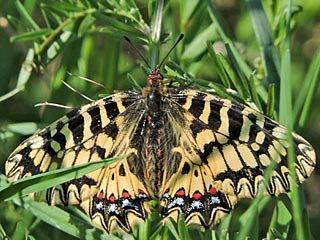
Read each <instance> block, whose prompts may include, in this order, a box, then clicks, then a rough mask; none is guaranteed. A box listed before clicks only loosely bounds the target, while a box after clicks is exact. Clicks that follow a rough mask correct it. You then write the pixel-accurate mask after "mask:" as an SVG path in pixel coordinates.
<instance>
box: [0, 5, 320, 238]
mask: <svg viewBox="0 0 320 240" xmlns="http://www.w3.org/2000/svg"><path fill="white" fill-rule="evenodd" d="M319 12H320V2H319V1H317V0H305V1H292V2H291V1H280V0H264V1H259V0H246V1H235V0H224V1H221V0H215V1H209V0H206V1H201V0H184V1H183V0H181V1H177V0H171V1H161V0H159V1H144V0H140V1H138V0H137V1H134V0H129V1H116V0H109V1H106V0H105V1H103V0H100V1H96V0H65V1H51V0H25V1H23V0H20V1H19V0H12V1H6V0H0V141H1V144H0V162H1V164H0V173H1V176H0V181H1V182H0V200H1V203H0V213H1V214H0V223H1V225H0V238H4V237H8V238H12V239H47V238H48V233H50V239H76V238H82V239H84V238H86V239H98V238H101V239H107V236H106V235H104V234H103V232H101V231H100V230H97V229H95V228H94V227H92V226H91V225H90V221H89V220H88V218H86V217H85V216H84V215H83V214H82V212H80V211H79V210H78V209H77V208H76V207H73V206H70V207H59V208H58V207H49V206H46V205H45V204H43V203H37V202H33V201H29V200H28V198H26V197H22V198H21V197H12V196H16V195H14V194H17V192H19V191H21V190H22V188H21V187H20V189H19V188H10V187H9V185H8V184H7V183H6V178H5V176H4V163H5V161H6V159H7V157H8V156H9V154H10V152H11V151H12V150H13V149H14V147H15V146H17V145H18V144H19V142H21V141H22V140H23V139H25V138H26V136H28V135H30V134H32V133H33V132H35V131H36V129H38V128H41V127H43V126H45V125H47V124H49V123H50V122H52V121H54V120H55V119H57V118H58V117H60V116H62V115H64V114H65V113H66V111H67V110H64V109H62V108H55V107H50V106H42V107H34V105H35V104H37V103H43V102H52V103H58V104H63V105H68V106H79V105H84V104H86V103H88V100H85V99H84V98H82V97H80V96H79V94H76V93H74V92H73V91H71V90H70V89H69V88H67V87H65V85H64V84H63V82H62V80H63V81H66V82H67V83H68V84H70V85H72V86H73V87H74V88H76V89H77V90H78V91H79V92H81V93H84V94H85V95H87V96H89V97H90V98H92V99H98V98H99V97H100V94H102V93H103V94H111V93H113V92H114V91H121V90H124V89H132V88H137V87H138V86H142V87H143V86H145V85H146V76H147V71H148V69H147V67H146V66H145V64H144V63H143V61H142V60H141V58H140V57H139V56H137V52H136V51H135V50H134V49H133V48H132V47H131V46H129V45H128V43H127V42H126V41H124V39H123V36H128V37H129V38H130V39H131V40H132V42H134V43H135V44H136V45H137V47H138V48H139V49H140V50H141V51H142V52H143V54H144V55H145V56H146V58H147V59H148V62H149V65H150V66H151V67H154V66H156V64H157V63H158V62H159V58H160V59H162V57H163V56H164V55H165V54H166V53H167V52H168V49H169V48H170V47H171V46H172V45H173V43H174V41H175V40H176V39H177V38H178V36H179V34H180V33H184V34H185V38H184V39H183V41H182V42H181V43H180V44H179V45H178V47H177V48H176V49H175V50H174V52H173V53H172V54H171V55H170V57H169V60H168V61H167V62H166V64H165V65H166V66H165V67H164V70H163V72H164V73H165V76H166V77H167V78H174V79H175V81H174V84H176V85H179V84H180V85H188V86H190V87H192V88H199V89H202V90H206V89H210V90H213V89H214V90H215V91H216V93H217V94H218V95H220V96H222V97H228V98H232V99H235V100H237V101H240V102H243V103H246V104H248V105H250V106H251V107H254V108H257V109H259V110H260V111H262V112H264V113H265V114H267V115H269V116H271V117H273V118H275V119H277V120H279V121H281V122H282V123H284V124H286V125H287V126H289V127H293V128H294V129H295V131H296V132H298V133H300V134H302V135H303V136H304V137H305V138H306V139H307V140H309V141H310V142H311V143H312V145H313V146H314V148H315V149H316V151H317V152H319V151H318V150H319V149H320V148H319V146H320V138H319V136H320V104H319V102H320V91H319V87H318V83H319V81H318V80H319V67H320V51H319V47H318V46H319V44H320V19H319V16H320V15H319ZM159 56H160V57H159ZM69 72H70V73H72V74H71V75H70V74H68V73H69ZM76 75H79V76H82V77H87V78H90V79H94V80H95V81H97V82H99V83H101V84H103V85H104V86H105V88H104V89H103V88H101V87H99V86H97V85H95V84H92V83H89V82H86V81H83V80H81V79H80V78H79V77H77V76H76ZM230 89H233V91H231V90H230ZM291 100H292V101H291ZM318 156H319V155H318ZM318 158H319V157H318ZM319 173H320V172H319V167H317V169H316V171H315V173H314V174H313V175H312V176H311V178H310V179H309V180H308V181H306V183H305V184H303V187H299V188H297V189H294V190H293V192H292V194H290V199H292V200H289V198H288V196H287V195H281V196H280V197H279V198H274V197H273V198H270V197H258V198H256V199H255V200H253V201H251V200H242V201H241V202H240V203H239V204H238V205H237V206H236V208H235V210H234V211H233V213H232V214H230V215H229V216H228V217H226V218H225V219H224V220H223V221H222V223H221V224H220V225H219V226H217V227H216V228H215V229H214V230H207V231H206V232H205V233H202V232H200V231H197V230H190V231H188V230H187V228H186V226H185V225H184V224H183V221H180V222H179V223H178V225H176V224H174V223H169V224H168V225H166V226H165V227H162V226H161V225H159V224H158V219H157V218H156V217H155V218H152V219H151V220H150V221H149V222H148V223H147V224H146V225H145V226H143V227H141V228H139V229H138V230H136V231H135V232H134V234H133V235H130V236H126V237H127V239H133V238H139V239H148V238H149V239H160V238H163V239H193V238H194V239H195V238H196V237H197V238H199V239H244V237H246V236H250V237H251V239H261V238H266V237H267V238H269V239H275V238H276V237H278V238H280V239H294V238H296V239H309V238H313V239H316V238H317V236H319V235H320V228H319V226H320V203H319V201H318V199H320V188H319V177H320V176H319ZM49 182H50V181H49ZM51 183H52V180H51ZM31 184H32V183H30V182H29V183H27V186H29V185H31ZM42 187H43V186H42ZM303 192H304V193H305V194H303ZM10 197H11V198H10ZM9 198H10V199H11V200H8V199H9ZM4 200H7V201H4ZM152 222H155V224H150V223H152ZM123 237H124V236H122V235H119V234H118V235H117V236H114V238H115V239H118V238H123Z"/></svg>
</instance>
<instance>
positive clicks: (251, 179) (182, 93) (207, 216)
mask: <svg viewBox="0 0 320 240" xmlns="http://www.w3.org/2000/svg"><path fill="white" fill-rule="evenodd" d="M167 98H168V102H169V104H170V105H171V108H172V112H174V113H175V115H176V114H177V113H180V114H179V115H180V116H179V117H177V116H174V115H173V114H171V117H170V121H171V122H172V128H173V129H175V131H179V134H178V135H179V139H180V140H179V141H180V144H179V147H176V148H173V149H172V154H174V155H178V156H179V157H178V159H180V164H179V165H178V166H177V167H176V168H175V173H174V174H172V175H171V176H167V177H166V181H165V183H164V184H163V186H162V188H161V194H160V195H161V196H162V197H161V205H162V214H163V215H164V216H165V217H173V218H174V219H177V217H178V216H179V214H180V213H184V215H185V218H186V221H187V223H188V224H198V225H199V224H200V225H202V226H204V227H208V226H210V225H212V224H215V223H217V222H218V221H219V220H220V218H221V217H222V216H223V215H225V214H226V213H228V212H230V211H231V209H232V208H233V206H234V205H235V203H236V202H237V200H238V199H239V198H252V197H254V196H255V195H256V194H257V193H258V189H259V187H260V183H262V182H263V181H264V174H265V171H266V169H267V168H268V167H269V166H270V164H271V163H272V162H276V167H275V168H274V169H273V170H272V172H271V176H270V179H269V180H268V181H267V182H268V186H267V187H266V191H265V193H266V194H269V195H277V194H279V193H282V192H287V191H289V190H290V188H291V186H292V181H291V177H290V173H289V170H288V160H287V149H288V142H287V140H286V139H287V133H288V131H287V129H286V128H285V127H283V126H282V125H280V124H278V123H276V122H275V121H273V120H271V119H269V118H267V117H266V116H264V115H262V114H261V113H259V112H257V111H255V110H253V109H251V108H248V107H246V106H244V105H241V104H239V103H235V102H231V101H230V100H227V99H220V98H218V97H216V96H213V95H210V94H206V93H202V92H197V91H193V90H172V91H171V92H170V93H168V95H167ZM177 119H180V121H177ZM181 119H183V120H184V121H181ZM292 136H293V141H294V149H295V154H296V161H295V166H296V174H297V180H298V182H299V183H301V182H303V181H304V180H305V179H306V178H307V177H309V175H310V174H311V172H312V171H313V169H314V167H315V152H314V150H313V148H312V146H311V145H310V144H309V143H308V142H307V141H305V140H304V139H303V138H302V137H300V136H299V135H297V134H295V133H293V135H292ZM166 165H167V166H168V168H169V167H170V168H172V163H169V162H168V163H166Z"/></svg>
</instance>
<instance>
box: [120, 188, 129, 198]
mask: <svg viewBox="0 0 320 240" xmlns="http://www.w3.org/2000/svg"><path fill="white" fill-rule="evenodd" d="M122 197H124V198H130V197H131V196H130V194H129V193H128V191H127V190H123V191H122Z"/></svg>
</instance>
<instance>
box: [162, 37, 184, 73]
mask: <svg viewBox="0 0 320 240" xmlns="http://www.w3.org/2000/svg"><path fill="white" fill-rule="evenodd" d="M183 37H184V34H183V33H181V34H180V36H179V38H178V39H177V41H176V42H175V44H173V46H172V47H171V48H170V50H169V52H168V53H167V55H166V56H165V57H164V58H163V59H162V61H161V63H160V64H159V66H158V68H160V67H161V66H162V64H163V63H164V62H165V61H166V60H167V58H168V57H169V55H170V53H171V52H172V51H173V49H175V48H176V46H177V45H178V44H179V42H180V41H181V40H182V38H183Z"/></svg>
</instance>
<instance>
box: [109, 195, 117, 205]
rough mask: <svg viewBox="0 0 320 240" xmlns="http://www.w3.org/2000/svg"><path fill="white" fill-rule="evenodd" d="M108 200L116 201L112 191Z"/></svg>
mask: <svg viewBox="0 0 320 240" xmlns="http://www.w3.org/2000/svg"><path fill="white" fill-rule="evenodd" d="M109 201H110V202H112V203H114V202H115V201H116V197H115V196H114V195H113V193H112V194H111V195H110V197H109Z"/></svg>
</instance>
